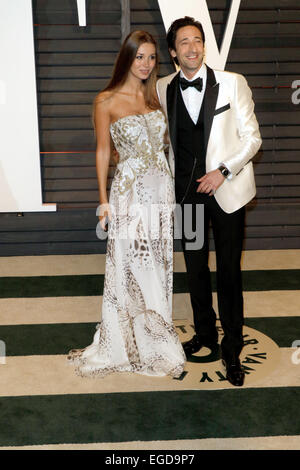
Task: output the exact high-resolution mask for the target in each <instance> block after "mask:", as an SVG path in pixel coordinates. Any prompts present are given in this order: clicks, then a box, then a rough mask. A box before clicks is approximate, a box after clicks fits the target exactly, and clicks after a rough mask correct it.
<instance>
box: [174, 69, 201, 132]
mask: <svg viewBox="0 0 300 470" xmlns="http://www.w3.org/2000/svg"><path fill="white" fill-rule="evenodd" d="M180 76H181V77H183V78H185V79H186V80H187V81H188V82H192V81H193V80H195V79H196V78H199V77H201V78H202V80H203V87H202V91H198V90H197V88H195V87H193V86H190V87H188V88H186V89H185V90H184V91H183V90H182V89H181V88H180V90H181V94H182V98H183V101H184V104H185V107H186V109H187V110H188V113H189V115H190V117H191V119H192V120H193V122H194V123H195V124H197V121H198V117H199V113H200V109H201V105H202V101H203V97H204V93H205V87H206V77H207V69H206V65H205V64H204V63H203V64H202V65H201V67H200V69H199V70H198V72H197V73H196V74H195V75H194V76H193V78H191V79H188V78H187V77H186V76H185V75H184V73H183V71H182V70H181V71H180Z"/></svg>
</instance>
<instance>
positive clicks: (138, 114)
mask: <svg viewBox="0 0 300 470" xmlns="http://www.w3.org/2000/svg"><path fill="white" fill-rule="evenodd" d="M157 111H160V112H161V113H162V111H161V110H160V109H155V110H154V111H150V112H149V113H136V114H127V116H123V117H120V118H119V119H117V120H116V121H114V122H112V123H111V124H110V126H112V125H113V124H116V123H117V122H119V121H121V120H122V119H125V118H128V117H136V116H147V115H148V114H153V113H156V112H157Z"/></svg>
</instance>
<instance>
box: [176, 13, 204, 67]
mask: <svg viewBox="0 0 300 470" xmlns="http://www.w3.org/2000/svg"><path fill="white" fill-rule="evenodd" d="M184 26H195V27H196V28H198V29H199V31H200V33H201V37H202V40H203V43H205V34H204V31H203V28H202V24H201V23H200V22H199V21H196V20H195V19H194V18H192V17H191V16H185V17H184V18H178V20H175V21H173V23H172V24H171V26H170V28H169V29H168V32H167V43H168V48H169V50H170V49H173V50H174V51H175V50H176V49H175V41H176V35H177V31H178V30H179V29H180V28H183V27H184ZM174 61H175V62H176V64H177V65H178V60H177V57H175V58H174Z"/></svg>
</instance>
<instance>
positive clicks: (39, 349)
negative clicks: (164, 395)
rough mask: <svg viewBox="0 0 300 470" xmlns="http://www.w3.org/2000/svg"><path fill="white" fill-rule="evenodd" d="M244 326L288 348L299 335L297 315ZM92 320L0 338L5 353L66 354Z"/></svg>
mask: <svg viewBox="0 0 300 470" xmlns="http://www.w3.org/2000/svg"><path fill="white" fill-rule="evenodd" d="M245 325H246V326H249V327H250V328H253V329H255V330H258V331H261V332H262V333H264V334H265V335H266V336H269V337H270V338H272V339H273V341H275V343H277V344H278V346H280V347H291V345H292V342H293V341H294V340H295V338H296V337H297V336H299V334H300V317H277V318H274V317H271V318H246V319H245ZM95 327H96V323H62V324H44V325H3V326H1V327H0V338H1V339H2V340H3V341H5V344H6V355H7V356H32V355H41V354H50V355H52V354H67V353H68V351H69V350H70V349H73V348H76V349H77V348H83V347H85V346H87V345H88V344H90V343H91V342H92V337H93V335H94V333H95V332H96V330H95Z"/></svg>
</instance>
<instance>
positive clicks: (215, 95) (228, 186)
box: [157, 67, 262, 213]
mask: <svg viewBox="0 0 300 470" xmlns="http://www.w3.org/2000/svg"><path fill="white" fill-rule="evenodd" d="M179 74H180V73H179V72H175V73H173V74H171V75H168V76H167V77H164V78H161V79H159V80H158V82H157V93H158V97H159V100H160V103H161V106H162V108H163V110H164V112H165V114H166V116H167V118H168V127H169V138H170V149H169V165H170V170H171V172H172V175H173V177H175V167H176V164H175V160H176V158H180V155H177V152H176V150H177V149H176V140H177V138H176V137H177V125H176V121H177V119H180V117H179V116H177V113H176V104H177V93H181V91H180V89H179ZM203 106H204V141H205V152H206V153H205V160H206V172H209V171H211V170H215V169H216V168H218V167H219V165H220V164H222V163H223V164H224V165H225V166H226V167H227V168H228V169H229V170H230V172H231V174H232V177H231V178H230V179H225V181H224V183H223V184H222V185H221V186H220V187H219V188H218V189H217V191H216V193H215V198H216V201H217V202H218V204H219V205H220V207H221V208H222V209H223V210H224V211H225V212H227V213H231V212H234V211H236V210H238V209H240V208H241V207H242V206H244V205H245V204H247V203H248V202H249V201H250V200H251V199H252V198H253V197H254V196H255V193H256V188H255V181H254V173H253V164H252V162H251V159H252V158H253V157H254V155H255V154H256V153H257V151H258V149H259V147H260V146H261V142H262V141H261V137H260V132H259V127H258V123H257V120H256V117H255V114H254V103H253V100H252V93H251V90H250V88H249V86H248V84H247V81H246V79H245V78H244V77H243V76H242V75H240V74H236V73H231V72H223V71H216V70H212V69H211V68H210V67H207V83H206V96H205V101H204V103H203Z"/></svg>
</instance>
